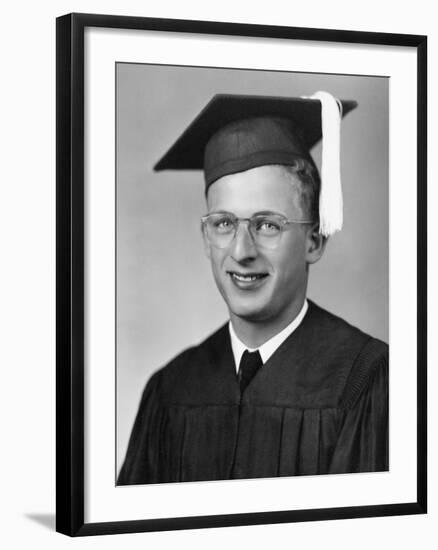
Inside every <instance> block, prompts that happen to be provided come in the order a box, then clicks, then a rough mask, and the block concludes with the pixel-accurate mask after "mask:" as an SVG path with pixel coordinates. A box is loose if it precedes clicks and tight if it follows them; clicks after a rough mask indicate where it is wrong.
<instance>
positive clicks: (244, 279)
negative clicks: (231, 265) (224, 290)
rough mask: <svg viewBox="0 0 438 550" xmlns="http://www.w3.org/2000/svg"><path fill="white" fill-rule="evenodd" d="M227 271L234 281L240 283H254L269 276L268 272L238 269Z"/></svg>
mask: <svg viewBox="0 0 438 550" xmlns="http://www.w3.org/2000/svg"><path fill="white" fill-rule="evenodd" d="M227 273H228V275H229V276H230V277H231V279H232V280H233V281H236V282H239V283H254V282H256V281H261V280H262V279H265V278H266V277H267V276H268V274H267V273H239V272H237V271H227Z"/></svg>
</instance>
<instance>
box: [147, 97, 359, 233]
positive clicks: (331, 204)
mask: <svg viewBox="0 0 438 550" xmlns="http://www.w3.org/2000/svg"><path fill="white" fill-rule="evenodd" d="M356 106H357V103H356V102H355V101H351V100H338V99H336V98H334V97H333V96H332V95H330V94H329V93H327V92H317V93H316V94H314V95H313V96H311V97H294V98H290V97H269V96H251V95H234V94H233V95H231V94H218V95H215V96H214V97H213V98H212V99H211V101H210V102H209V103H208V104H207V105H206V107H205V108H204V109H203V110H202V111H201V112H200V113H199V115H198V116H197V117H196V118H195V119H194V120H193V122H192V123H191V124H190V125H189V126H188V128H187V129H186V130H185V131H184V132H183V133H182V134H181V136H180V137H179V138H178V139H177V140H176V142H175V143H174V144H173V145H172V147H171V148H170V149H169V150H168V151H167V152H166V153H165V155H164V156H163V157H162V158H161V159H160V160H159V161H158V162H157V164H156V165H155V166H154V170H156V171H160V170H204V177H205V184H206V190H207V189H208V187H209V186H210V185H211V184H212V183H214V182H215V181H216V180H217V179H219V178H220V177H222V176H224V175H228V174H234V173H237V172H242V171H244V170H248V169H250V168H255V167H257V166H263V165H266V164H285V165H287V164H293V163H294V162H295V160H296V159H297V158H302V159H305V160H307V161H308V162H310V163H311V164H312V165H313V166H314V167H315V164H314V162H313V159H312V157H311V155H310V150H311V149H312V147H313V146H314V145H315V144H316V143H317V142H318V141H319V140H320V139H321V137H322V142H323V143H322V167H321V190H320V196H319V217H320V232H321V233H322V234H324V235H326V236H328V235H330V234H332V233H334V232H335V231H338V230H340V229H341V227H342V190H341V182H340V167H339V162H340V160H339V149H340V121H341V118H342V116H344V115H346V114H347V113H348V112H349V111H351V110H352V109H354V108H355V107H356ZM315 169H316V167H315Z"/></svg>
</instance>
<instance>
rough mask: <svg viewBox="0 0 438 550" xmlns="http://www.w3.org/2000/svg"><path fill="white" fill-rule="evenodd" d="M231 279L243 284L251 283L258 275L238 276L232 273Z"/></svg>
mask: <svg viewBox="0 0 438 550" xmlns="http://www.w3.org/2000/svg"><path fill="white" fill-rule="evenodd" d="M232 275H233V278H234V279H236V280H237V281H242V282H244V283H248V282H251V281H256V280H257V279H258V278H259V277H260V275H238V274H237V273H233V274H232Z"/></svg>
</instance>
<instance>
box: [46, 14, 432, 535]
mask: <svg viewBox="0 0 438 550" xmlns="http://www.w3.org/2000/svg"><path fill="white" fill-rule="evenodd" d="M426 48H427V39H426V37H424V36H413V35H394V34H375V33H365V32H351V31H337V30H336V31H334V30H322V29H307V28H292V27H274V26H260V25H244V24H231V23H220V22H205V21H183V20H172V19H151V18H140V17H119V16H108V15H89V14H69V15H65V16H63V17H60V18H58V19H57V530H58V531H59V532H61V533H64V534H67V535H70V536H83V535H96V534H111V533H128V532H141V531H160V530H174V529H194V528H204V527H221V526H237V525H252V524H264V523H283V522H296V521H312V520H326V519H341V518H359V517H374V516H389V515H401V514H419V513H426V509H427V456H426V161H427V158H426V136H427V132H426V110H427V95H426V55H427V49H426Z"/></svg>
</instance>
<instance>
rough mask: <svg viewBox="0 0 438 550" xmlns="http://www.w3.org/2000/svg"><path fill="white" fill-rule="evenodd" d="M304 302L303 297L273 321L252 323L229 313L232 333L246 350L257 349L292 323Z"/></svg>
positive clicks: (252, 321)
mask: <svg viewBox="0 0 438 550" xmlns="http://www.w3.org/2000/svg"><path fill="white" fill-rule="evenodd" d="M304 300H305V297H304V298H302V299H301V300H300V301H297V302H296V303H294V304H293V305H292V307H291V308H288V310H287V312H284V314H283V315H280V316H278V317H277V318H276V319H275V320H272V319H270V320H269V321H263V320H260V321H254V320H248V319H244V318H242V317H238V316H237V315H234V314H233V313H230V319H231V323H232V325H233V328H234V332H235V333H236V335H237V336H238V338H239V340H240V341H241V342H243V343H244V344H245V346H247V347H248V348H251V349H255V348H259V347H260V346H261V345H263V344H264V343H265V342H267V341H268V340H270V339H271V338H272V337H273V336H275V335H276V334H278V333H279V332H281V331H282V330H283V329H284V328H286V327H287V326H288V325H289V324H290V323H292V321H293V320H294V319H295V317H296V316H297V315H298V314H299V313H300V311H301V309H302V307H303V305H304Z"/></svg>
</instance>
